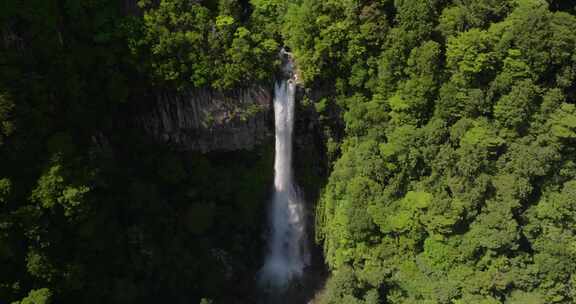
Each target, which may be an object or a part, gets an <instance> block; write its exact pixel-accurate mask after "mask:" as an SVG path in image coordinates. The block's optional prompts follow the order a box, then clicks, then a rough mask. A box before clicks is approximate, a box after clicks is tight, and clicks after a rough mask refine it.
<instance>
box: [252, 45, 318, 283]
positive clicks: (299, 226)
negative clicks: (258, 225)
mask: <svg viewBox="0 0 576 304" xmlns="http://www.w3.org/2000/svg"><path fill="white" fill-rule="evenodd" d="M282 54H283V56H286V57H287V58H288V59H287V60H286V64H285V66H284V72H285V74H287V75H289V78H288V79H281V80H279V81H278V82H277V83H276V87H275V95H274V116H275V122H276V154H275V159H274V195H273V200H272V206H271V208H270V213H269V225H270V229H271V232H270V238H269V242H268V250H269V252H268V254H267V256H266V259H265V262H264V266H263V268H262V270H261V271H260V278H259V280H260V286H261V287H262V288H264V289H266V290H276V291H282V290H285V289H286V288H288V287H289V285H290V284H291V283H292V282H294V281H296V280H297V279H299V278H300V277H301V276H302V273H303V270H304V267H305V266H307V265H308V264H309V260H310V258H309V254H308V251H307V249H306V232H305V219H304V206H303V202H304V201H303V199H302V197H301V196H300V195H299V192H298V189H297V186H296V185H294V182H293V175H292V132H293V125H294V97H295V90H296V84H295V79H294V78H295V77H294V73H293V72H292V63H291V60H290V58H289V56H287V53H285V52H284V51H283V53H282Z"/></svg>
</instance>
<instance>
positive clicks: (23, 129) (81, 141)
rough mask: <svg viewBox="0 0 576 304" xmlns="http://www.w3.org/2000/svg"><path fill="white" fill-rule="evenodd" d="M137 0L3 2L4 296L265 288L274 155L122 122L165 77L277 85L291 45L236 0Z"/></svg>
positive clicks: (151, 295)
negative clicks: (259, 283) (231, 149)
mask: <svg viewBox="0 0 576 304" xmlns="http://www.w3.org/2000/svg"><path fill="white" fill-rule="evenodd" d="M131 2H132V1H126V3H123V2H122V1H116V0H86V1H78V0H51V1H47V0H31V1H19V0H3V1H0V303H22V304H24V303H35V304H40V303H43V304H46V303H164V302H172V303H198V302H199V301H200V298H202V297H207V298H216V297H219V298H223V299H226V298H228V297H234V296H236V297H242V296H244V295H245V296H248V297H249V296H251V295H250V293H251V289H252V286H251V285H250V278H251V277H252V276H253V275H254V271H255V269H257V268H258V264H259V263H260V255H261V254H262V239H261V238H260V237H259V236H260V232H261V230H262V226H263V220H264V211H263V210H264V209H263V208H262V206H263V205H264V204H265V202H266V198H267V196H268V192H269V185H270V182H271V180H270V179H271V175H272V168H271V166H272V161H271V155H272V152H271V151H269V149H268V148H266V147H262V148H259V149H258V150H256V151H252V152H250V153H246V152H237V153H233V154H215V153H212V154H207V155H201V154H193V153H177V152H175V151H172V150H171V147H166V146H160V145H158V144H157V143H151V142H150V140H149V139H147V138H145V137H143V136H142V133H141V132H139V131H138V130H132V129H127V128H124V126H125V124H118V121H123V120H128V117H126V115H130V113H131V112H130V111H128V105H130V104H134V103H139V102H140V103H142V102H143V99H142V98H141V97H142V95H143V94H144V93H143V92H144V91H145V90H146V89H148V88H152V87H154V86H156V85H158V86H162V88H168V89H170V88H174V89H176V88H180V87H184V86H186V87H188V88H194V87H200V86H202V87H218V88H230V87H231V86H232V85H235V86H239V85H240V84H241V85H245V84H246V83H247V82H249V81H250V82H253V81H259V80H263V79H266V80H267V81H269V79H271V78H272V71H273V69H274V67H275V66H274V64H275V63H274V62H273V61H274V60H275V59H274V58H275V56H276V53H277V51H278V50H277V46H276V42H275V41H273V40H270V39H268V38H266V36H265V35H264V34H257V33H256V32H257V31H253V30H252V29H251V26H250V25H249V22H248V20H247V19H246V20H242V18H245V17H246V16H245V15H246V14H248V13H249V11H247V9H248V8H247V6H246V5H247V4H242V3H240V2H237V1H220V2H215V4H214V5H212V4H210V5H209V4H206V5H204V4H200V3H192V2H191V1H182V0H180V1H162V2H161V4H160V6H153V5H151V4H149V3H148V2H142V5H143V6H144V7H145V8H146V9H144V10H142V11H141V12H142V13H139V12H138V8H137V7H136V8H134V7H132V8H131V7H129V6H130V3H131ZM134 9H136V12H135V13H130V14H129V12H131V11H133V10H134ZM170 26H174V28H172V29H170V28H169V27H170ZM198 35H200V36H201V38H197V37H196V36H198ZM182 36H184V37H182ZM195 39H201V40H202V41H199V42H195V43H192V42H193V41H195ZM267 39H268V40H267ZM206 41H209V47H208V45H207V44H206V43H207V42H206ZM255 46H260V47H261V49H259V48H257V47H255ZM169 52H178V53H180V54H181V55H182V57H177V56H175V55H174V54H169ZM269 53H270V54H273V55H274V58H273V57H271V56H269ZM198 58H202V60H205V61H199V59H198ZM254 58H257V60H253V59H254ZM215 60H216V61H218V60H219V61H221V62H216V61H215ZM190 62H195V63H197V64H198V66H196V65H192V64H190ZM218 65H226V68H224V67H222V69H220V70H219V69H213V67H214V66H218ZM183 67H186V69H184V68H183ZM256 67H257V68H256ZM206 70H209V73H205V71H206ZM252 70H257V71H256V72H255V73H252ZM247 71H250V73H248V72H247ZM267 73H269V74H267ZM120 126H121V127H122V128H120ZM254 236H258V237H254ZM245 277H247V278H249V279H245ZM224 289H225V290H228V293H227V294H221V293H220V291H221V290H224ZM204 302H206V301H204Z"/></svg>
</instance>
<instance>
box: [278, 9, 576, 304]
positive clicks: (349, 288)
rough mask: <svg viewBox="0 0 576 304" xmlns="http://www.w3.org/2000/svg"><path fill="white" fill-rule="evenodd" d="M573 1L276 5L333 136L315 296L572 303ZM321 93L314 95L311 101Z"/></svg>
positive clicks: (575, 172)
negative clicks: (336, 117)
mask: <svg viewBox="0 0 576 304" xmlns="http://www.w3.org/2000/svg"><path fill="white" fill-rule="evenodd" d="M574 13H575V11H574V5H573V4H571V2H570V1H564V2H561V1H553V2H551V3H547V2H545V1H541V0H517V1H514V0H511V1H491V0H483V1H441V0H435V1H434V0H433V1H402V0H396V1H360V2H358V1H315V0H303V1H302V3H300V4H299V5H294V6H293V7H290V9H289V11H288V12H287V14H286V20H285V22H287V24H285V26H284V29H285V30H286V31H287V33H286V34H285V35H286V41H287V43H288V44H289V45H290V46H291V47H292V48H293V50H294V53H295V54H296V55H297V60H298V62H299V64H300V65H299V67H300V72H301V74H302V78H303V79H304V80H305V81H306V82H307V83H308V84H309V85H311V86H315V85H318V84H322V85H323V86H324V87H326V83H329V84H331V87H332V88H333V90H332V91H330V90H328V96H327V99H328V101H327V102H328V103H332V104H333V105H335V106H339V107H341V108H342V109H343V111H344V114H343V117H344V120H345V123H346V136H345V138H344V140H343V141H342V142H341V145H340V149H341V156H340V157H339V158H338V159H337V160H336V162H335V163H334V167H333V172H332V174H331V176H330V179H329V182H328V184H327V186H326V188H325V190H324V194H323V198H322V202H321V204H320V206H319V207H318V211H317V212H318V214H317V216H318V220H317V222H318V227H317V230H318V231H317V232H318V235H317V237H318V239H319V241H321V242H322V243H323V244H324V250H325V258H326V261H327V263H328V264H329V266H330V268H331V269H332V272H333V276H332V278H331V279H330V280H329V282H328V284H327V287H326V290H325V291H324V293H323V295H322V297H321V303H454V304H457V303H486V304H488V303H542V304H544V303H574V301H576V294H575V293H574V290H575V288H576V277H574V272H575V271H576V263H575V262H574V261H575V258H576V251H574V248H575V247H574V246H575V245H576V220H575V219H576V213H575V212H576V200H575V194H576V192H575V191H576V183H575V180H576V179H575V178H576V158H575V155H576V154H575V152H576V151H575V150H574V149H575V147H576V146H575V145H574V144H575V143H576V142H575V141H574V140H575V139H576V105H575V103H574V102H575V98H576V81H575V80H576V56H575V53H574V49H575V47H576V31H575V29H576V14H574ZM323 102H326V101H323Z"/></svg>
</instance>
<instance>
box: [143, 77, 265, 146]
mask: <svg viewBox="0 0 576 304" xmlns="http://www.w3.org/2000/svg"><path fill="white" fill-rule="evenodd" d="M154 99H155V100H154V103H153V105H152V106H151V107H148V108H147V109H146V110H144V111H142V112H141V113H139V114H138V115H137V116H136V118H135V119H136V125H137V126H138V127H139V128H142V129H143V130H144V131H145V132H146V133H147V134H149V135H150V136H151V137H153V138H154V139H155V140H157V141H159V142H161V143H165V144H169V145H172V146H173V147H174V148H176V149H178V150H193V151H201V152H208V151H215V150H222V151H231V150H239V149H252V148H253V147H254V146H255V145H257V144H259V143H261V142H263V141H264V140H265V139H268V138H271V136H273V133H274V131H273V129H272V117H271V103H272V93H271V91H270V90H269V89H265V88H262V87H253V88H249V89H243V90H236V91H233V92H231V93H222V92H215V91H213V90H208V89H203V90H193V91H187V92H184V93H174V92H161V93H157V94H155V98H154Z"/></svg>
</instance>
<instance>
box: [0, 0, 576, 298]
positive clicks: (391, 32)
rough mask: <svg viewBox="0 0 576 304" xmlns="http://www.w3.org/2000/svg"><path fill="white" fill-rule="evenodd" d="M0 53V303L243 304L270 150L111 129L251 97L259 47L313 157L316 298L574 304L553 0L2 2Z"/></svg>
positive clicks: (249, 288)
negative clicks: (284, 83) (173, 105)
mask: <svg viewBox="0 0 576 304" xmlns="http://www.w3.org/2000/svg"><path fill="white" fill-rule="evenodd" d="M136 2H137V3H136ZM0 38H2V39H1V40H0V304H4V303H7V304H10V303H11V304H51V303H62V304H66V303H86V304H89V303H201V304H208V303H214V304H219V303H240V304H244V303H256V300H254V299H255V298H254V293H255V292H256V291H255V290H254V289H255V287H254V286H253V283H252V281H253V280H252V279H250V278H253V277H254V276H255V273H256V272H257V270H258V267H260V266H261V263H262V259H263V254H264V252H263V250H264V249H263V248H264V242H265V240H264V239H263V238H262V237H261V235H262V234H263V231H264V230H265V228H264V226H265V217H266V212H265V209H266V203H267V200H268V197H269V193H270V184H271V182H272V177H273V168H272V163H273V154H272V152H271V150H272V148H273V146H272V145H270V144H269V143H265V144H262V145H260V146H258V147H256V148H254V149H252V150H242V151H232V152H230V151H227V152H225V151H211V152H199V151H196V152H183V151H179V150H178V149H175V148H174V147H170V146H169V145H164V144H160V143H158V142H155V141H153V140H150V138H148V137H147V136H146V135H145V134H144V133H143V132H141V130H138V129H137V128H135V127H133V126H129V125H126V124H123V123H121V121H122V120H123V119H124V118H126V117H128V116H129V115H132V111H131V109H133V108H134V107H139V106H142V104H144V103H145V100H144V98H142V96H145V95H146V93H147V92H148V91H149V90H151V89H152V88H162V89H169V90H173V91H175V92H181V91H184V90H201V89H206V90H213V91H221V92H230V91H233V90H237V89H242V88H246V87H248V86H250V85H254V84H257V85H261V86H267V87H271V86H273V84H274V80H275V78H276V77H277V74H278V70H279V68H280V65H281V61H280V59H279V58H278V52H279V50H280V49H281V48H282V47H286V48H287V49H289V50H290V51H291V53H292V54H293V56H294V60H295V62H296V66H297V73H298V79H299V80H300V84H299V86H300V87H301V90H302V91H303V92H304V93H303V96H302V97H301V100H300V101H299V106H300V107H308V108H311V109H313V112H314V113H313V115H311V117H314V119H315V120H316V122H315V123H316V124H317V125H318V126H319V129H320V132H319V134H318V137H319V138H321V140H322V142H323V146H324V149H323V150H322V153H323V155H321V157H319V159H316V160H310V161H311V162H317V163H321V164H322V166H324V167H325V171H326V174H325V175H326V176H314V175H315V174H314V173H309V172H308V173H306V174H304V173H302V172H303V171H302V170H301V171H298V170H297V173H298V172H300V173H301V174H302V176H300V177H299V178H300V179H301V180H303V181H306V183H305V184H306V185H307V188H313V189H316V191H318V196H319V197H318V199H317V202H311V203H314V204H315V207H314V209H315V210H314V215H313V218H314V224H315V225H314V230H315V235H314V236H312V238H313V239H314V241H315V243H316V245H317V246H319V247H320V248H321V251H322V252H323V259H324V262H325V264H326V268H327V269H328V271H329V273H330V275H329V277H328V279H327V281H326V282H325V286H324V287H323V288H321V289H320V290H318V291H317V295H316V297H315V299H314V303H315V304H316V303H318V304H376V303H390V304H416V303H418V304H469V303H470V304H472V303H473V304H555V303H558V304H569V303H576V51H575V50H576V3H574V1H572V0H140V1H133V0H123V1H117V0H27V1H21V0H2V1H1V2H0ZM233 106H234V105H233ZM236 106H238V107H241V106H242V105H240V104H239V105H236ZM304 175H307V176H304ZM308 175H310V176H308ZM294 304H300V303H294Z"/></svg>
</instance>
